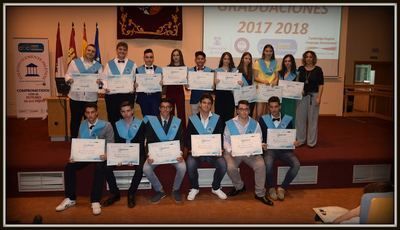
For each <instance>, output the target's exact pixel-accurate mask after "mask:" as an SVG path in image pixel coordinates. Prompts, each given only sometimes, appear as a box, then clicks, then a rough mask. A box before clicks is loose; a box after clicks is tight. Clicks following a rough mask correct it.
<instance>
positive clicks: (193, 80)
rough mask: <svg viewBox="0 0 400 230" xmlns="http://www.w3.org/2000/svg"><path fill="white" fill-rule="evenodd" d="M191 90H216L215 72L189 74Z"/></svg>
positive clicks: (193, 72)
mask: <svg viewBox="0 0 400 230" xmlns="http://www.w3.org/2000/svg"><path fill="white" fill-rule="evenodd" d="M188 84H189V89H191V90H193V89H196V90H206V91H213V90H214V73H213V72H195V71H189V72H188Z"/></svg>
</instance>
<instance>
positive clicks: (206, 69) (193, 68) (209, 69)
mask: <svg viewBox="0 0 400 230" xmlns="http://www.w3.org/2000/svg"><path fill="white" fill-rule="evenodd" d="M189 71H192V72H197V70H196V67H192V68H190V69H189ZM203 72H213V70H212V69H211V68H210V67H207V66H204V69H203Z"/></svg>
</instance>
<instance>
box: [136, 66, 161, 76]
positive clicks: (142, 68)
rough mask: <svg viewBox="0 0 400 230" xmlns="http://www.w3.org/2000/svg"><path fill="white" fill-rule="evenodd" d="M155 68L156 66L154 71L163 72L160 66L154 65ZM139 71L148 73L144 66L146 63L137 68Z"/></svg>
mask: <svg viewBox="0 0 400 230" xmlns="http://www.w3.org/2000/svg"><path fill="white" fill-rule="evenodd" d="M153 68H154V73H162V69H161V68H158V66H156V65H153ZM137 71H138V73H140V74H145V73H146V68H145V67H144V65H142V66H140V67H139V68H137Z"/></svg>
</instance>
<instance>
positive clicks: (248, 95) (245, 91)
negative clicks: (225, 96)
mask: <svg viewBox="0 0 400 230" xmlns="http://www.w3.org/2000/svg"><path fill="white" fill-rule="evenodd" d="M256 97H257V89H256V86H255V85H249V86H243V87H241V88H240V89H236V90H233V98H234V99H235V105H238V103H239V101H240V100H247V101H248V102H249V103H252V102H255V101H256Z"/></svg>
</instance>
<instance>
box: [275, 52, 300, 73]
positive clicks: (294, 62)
mask: <svg viewBox="0 0 400 230" xmlns="http://www.w3.org/2000/svg"><path fill="white" fill-rule="evenodd" d="M286 58H290V62H291V63H292V69H291V72H296V69H297V67H296V61H295V60H294V57H293V55H291V54H286V55H285V56H284V57H283V59H282V65H281V66H282V69H281V70H279V71H278V73H279V75H280V76H282V77H284V76H285V73H286V72H287V71H288V70H287V68H286V66H285V59H286Z"/></svg>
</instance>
